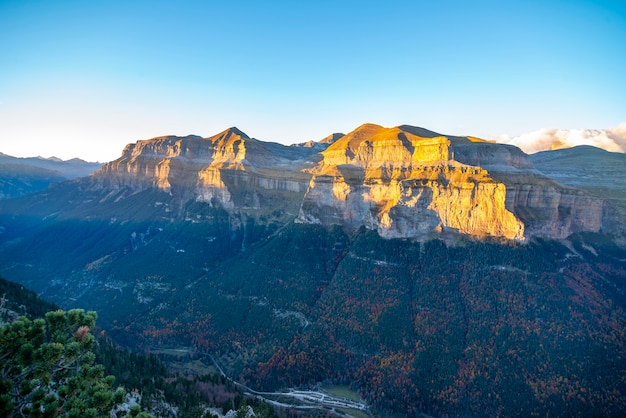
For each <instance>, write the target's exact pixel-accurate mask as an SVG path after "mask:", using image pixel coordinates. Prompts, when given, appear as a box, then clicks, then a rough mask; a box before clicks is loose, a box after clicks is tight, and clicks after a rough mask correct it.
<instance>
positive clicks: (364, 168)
mask: <svg viewBox="0 0 626 418" xmlns="http://www.w3.org/2000/svg"><path fill="white" fill-rule="evenodd" d="M92 181H93V184H95V185H96V186H95V187H99V188H102V189H114V190H115V189H120V188H125V189H129V190H131V191H132V192H138V191H142V190H146V189H154V190H160V191H162V192H166V193H168V194H169V195H170V196H171V199H172V202H171V203H174V204H173V205H171V207H174V208H175V207H178V208H179V211H178V212H176V211H175V210H172V213H173V215H172V216H175V215H176V214H177V213H179V214H180V215H179V216H182V208H183V207H184V206H185V205H186V202H190V201H193V202H205V203H208V204H209V205H213V206H215V205H217V206H219V207H221V208H224V209H226V210H227V211H229V212H231V213H238V214H245V216H246V217H254V218H255V219H257V221H258V220H260V219H262V218H263V219H268V216H269V214H273V215H272V216H275V217H279V218H280V222H289V221H291V220H295V221H296V222H302V223H320V224H324V225H341V226H343V227H344V228H346V229H347V230H354V229H357V228H359V227H361V226H362V225H364V226H366V227H367V228H370V229H374V230H376V231H378V233H379V234H380V235H381V236H383V237H388V238H393V237H403V238H429V237H431V236H433V234H435V235H436V234H440V233H447V232H452V233H454V232H456V233H460V234H464V235H469V236H473V237H501V238H506V239H513V240H523V239H525V238H528V237H531V236H542V237H550V238H565V237H567V236H568V235H570V234H571V233H574V232H579V231H594V232H595V231H600V230H602V228H603V227H604V228H606V219H605V218H606V216H605V215H604V214H605V213H606V208H605V203H604V201H603V200H602V199H601V198H599V197H593V196H590V195H588V194H585V193H584V192H582V191H580V190H579V189H576V188H572V187H567V186H563V185H561V184H559V183H557V182H555V181H554V180H552V179H550V178H548V177H546V176H545V175H544V174H542V173H541V172H539V171H538V170H537V169H536V168H535V167H534V166H533V163H532V162H531V160H530V159H529V157H528V155H526V154H525V153H524V152H522V151H521V150H520V149H519V148H517V147H514V146H511V145H502V144H495V143H492V142H488V141H483V140H480V139H478V138H472V137H454V136H443V135H439V134H437V133H435V132H431V131H428V130H426V129H422V128H417V127H413V126H406V125H404V126H399V127H395V128H383V127H381V126H378V125H373V124H366V125H363V126H361V127H359V128H357V129H356V130H354V131H353V132H351V133H349V134H347V135H341V134H333V135H331V136H329V137H328V138H325V139H323V140H322V141H319V142H312V141H310V142H307V143H304V144H300V145H294V146H284V145H280V144H275V143H270V142H263V141H259V140H257V139H253V138H250V137H248V136H247V135H246V134H244V133H243V132H241V131H239V130H238V129H236V128H231V129H228V130H226V131H224V132H221V133H219V134H217V135H215V136H212V137H209V138H201V137H199V136H187V137H175V136H167V137H159V138H154V139H150V140H145V141H138V142H137V143H136V144H131V145H128V146H127V147H126V148H125V149H124V152H123V154H122V156H121V157H120V158H119V159H117V160H115V161H112V162H110V163H107V164H105V165H104V166H103V168H102V169H101V170H100V171H99V172H97V173H95V174H94V175H93V177H92ZM176 204H177V205H178V206H176Z"/></svg>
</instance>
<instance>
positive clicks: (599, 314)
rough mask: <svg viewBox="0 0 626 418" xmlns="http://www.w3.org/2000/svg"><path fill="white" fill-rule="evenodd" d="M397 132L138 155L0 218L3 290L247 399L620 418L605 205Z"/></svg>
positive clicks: (624, 249) (615, 256) (147, 146)
mask: <svg viewBox="0 0 626 418" xmlns="http://www.w3.org/2000/svg"><path fill="white" fill-rule="evenodd" d="M367 131H369V133H368V132H367ZM408 131H409V129H408V128H404V129H400V128H383V127H376V126H366V127H364V128H363V129H361V130H360V131H357V132H356V133H355V134H353V135H352V136H350V133H348V134H347V135H346V136H345V137H347V138H346V139H344V141H343V143H344V145H342V142H341V139H342V138H344V136H339V135H337V136H333V137H332V138H330V140H329V141H327V142H328V143H329V144H325V145H322V146H320V145H317V144H313V145H312V146H309V147H306V146H302V147H298V146H291V147H288V146H284V145H280V144H274V143H265V142H262V141H258V140H253V139H246V138H244V136H243V135H241V134H239V133H238V132H233V131H231V130H226V131H223V132H221V133H218V134H217V135H214V136H212V137H208V138H202V137H199V136H188V137H173V136H172V137H159V138H155V139H152V140H146V141H143V142H139V143H138V144H131V145H129V146H127V147H126V148H125V151H124V153H123V154H122V156H121V157H120V158H119V159H117V160H114V161H112V162H109V163H107V164H105V165H104V166H103V167H102V169H101V170H100V171H99V172H97V173H95V174H94V175H92V176H89V177H86V178H82V179H77V180H73V181H71V182H62V183H58V184H55V185H54V186H52V187H50V188H49V189H48V190H46V191H43V192H39V193H34V194H31V195H28V196H23V197H20V198H15V199H7V200H3V201H0V266H2V269H3V271H2V274H3V276H5V277H9V278H10V279H11V280H14V281H17V282H20V283H22V284H24V285H26V286H28V287H30V288H32V289H34V290H36V291H37V293H38V294H40V295H41V296H44V297H46V298H48V299H50V300H52V301H54V302H57V303H59V304H60V305H61V306H63V307H64V308H74V307H82V306H89V308H90V309H95V310H97V311H98V312H99V313H100V315H101V316H100V318H101V325H102V326H103V327H104V328H105V329H106V330H107V332H108V333H109V335H111V336H112V337H113V338H114V339H115V340H116V341H117V342H118V343H120V344H122V345H124V346H127V347H132V348H134V349H137V350H149V349H160V348H169V349H175V350H178V349H185V350H192V351H193V352H195V353H198V354H199V353H209V354H210V355H211V356H212V358H213V359H214V361H215V363H216V364H218V365H219V367H220V368H221V369H222V370H223V371H224V372H225V373H226V374H227V375H228V376H229V377H231V378H233V379H234V380H236V381H239V382H244V383H245V384H249V385H250V386H251V387H255V389H256V388H258V389H259V390H263V389H268V390H274V389H276V390H278V389H283V390H284V389H287V388H293V387H309V388H312V387H315V386H316V385H317V384H318V382H325V383H333V384H349V385H351V386H352V387H353V388H355V389H357V390H358V391H359V393H360V394H361V396H362V397H363V399H365V400H366V401H367V402H368V405H371V406H372V410H373V411H374V415H375V416H390V415H391V414H392V413H396V414H399V415H401V416H416V415H419V414H420V413H427V414H430V415H433V416H443V415H448V416H452V415H454V416H482V415H484V414H485V413H487V414H488V415H493V416H498V415H501V416H511V415H516V414H519V415H526V416H528V415H543V416H545V415H556V416H566V415H572V414H571V413H570V412H572V411H574V412H575V414H580V415H603V416H616V417H617V416H623V413H624V405H626V402H625V401H624V400H626V357H625V355H624V353H626V351H625V350H624V347H626V340H625V339H624V335H626V333H624V330H625V329H626V315H625V314H624V312H626V298H625V297H624V295H625V294H626V292H625V289H624V283H626V280H625V274H624V268H623V260H624V259H626V244H625V243H624V242H623V241H619V239H618V238H619V237H620V235H619V234H620V229H619V228H620V227H623V218H621V219H622V220H620V218H619V216H613V215H615V213H614V214H613V215H611V213H610V211H609V210H608V208H609V207H613V203H611V202H608V200H607V199H606V198H605V197H603V196H604V195H603V194H596V195H592V194H590V193H587V192H585V191H584V190H581V189H580V188H577V187H572V186H567V185H563V184H560V183H558V182H557V181H555V179H554V178H555V177H556V176H555V174H554V173H558V170H556V169H558V164H557V167H555V170H556V171H552V172H551V171H550V170H548V169H547V168H546V167H537V166H535V165H534V164H533V163H532V161H530V157H529V156H528V155H527V154H525V153H523V152H522V151H520V150H519V149H517V148H515V147H510V146H499V145H497V144H492V143H488V142H481V141H477V140H474V139H470V138H461V137H458V138H452V137H446V136H438V135H434V136H433V135H432V134H430V133H428V132H424V131H421V130H419V129H418V128H416V129H415V130H413V131H414V132H413V133H411V132H408ZM359 132H360V133H359ZM418 133H424V134H425V135H424V136H420V135H417V134H418ZM428 136H430V137H428ZM337 143H339V145H334V144H337ZM345 143H347V144H350V143H351V145H349V146H348V145H345ZM333 145H334V147H333ZM328 150H330V151H328ZM416 155H417V156H419V155H424V156H426V157H427V158H424V159H423V160H420V158H416V159H415V160H414V159H413V156H416ZM600 166H601V164H598V165H597V167H600ZM539 168H542V169H544V170H545V173H544V172H543V171H541V170H539ZM620 173H621V171H619V169H616V170H610V171H609V172H607V177H610V176H612V175H620ZM550 176H552V177H550ZM590 181H591V180H590ZM590 184H591V183H590ZM613 191H614V190H613ZM620 222H622V223H620ZM611 225H615V226H616V227H615V228H614V229H611V228H612V227H611ZM522 226H523V232H524V237H523V239H516V238H515V233H516V232H518V231H520V230H519V229H515V228H516V227H517V228H519V227H522ZM509 227H512V228H511V229H506V228H509ZM463 228H465V229H463ZM472 228H474V229H472ZM490 228H491V229H490ZM509 233H512V235H513V237H512V238H506V236H507V234H509ZM572 347H575V348H576V349H572ZM383 393H384V394H385V396H382V394H383Z"/></svg>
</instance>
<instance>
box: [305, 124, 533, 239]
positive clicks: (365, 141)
mask: <svg viewBox="0 0 626 418" xmlns="http://www.w3.org/2000/svg"><path fill="white" fill-rule="evenodd" d="M322 155H323V160H322V161H321V162H320V163H319V164H318V166H317V167H315V168H314V169H312V170H311V171H310V172H311V173H312V174H313V175H314V177H313V178H312V179H311V184H310V185H309V190H308V191H307V193H306V196H305V198H304V201H303V205H302V210H301V212H300V216H299V219H300V221H302V222H319V223H342V224H345V225H347V226H350V227H353V228H355V227H358V226H359V225H361V224H365V225H366V226H368V227H370V228H373V229H376V230H377V231H378V232H379V234H380V235H381V236H383V237H389V238H391V237H418V236H427V235H429V234H431V233H436V232H442V231H446V230H449V231H456V232H459V233H462V234H468V235H473V236H498V237H504V238H509V239H523V237H524V225H523V224H522V222H521V221H520V220H519V219H517V218H516V217H515V215H513V213H511V212H510V211H508V210H507V209H506V208H505V200H506V187H505V185H504V184H502V183H499V182H497V181H495V180H494V179H493V178H491V177H490V175H489V173H487V171H485V170H483V169H482V168H480V167H476V166H469V165H465V164H461V163H459V162H456V161H453V160H451V158H450V157H451V155H450V140H449V139H448V138H447V137H444V136H434V137H430V138H427V137H422V136H418V135H415V134H413V133H411V132H409V131H407V130H403V129H402V128H391V129H387V128H383V127H380V126H376V125H363V126H361V127H359V128H358V129H356V130H355V131H353V132H351V133H350V134H348V135H346V136H345V137H343V138H341V139H340V140H338V141H337V142H335V143H334V144H333V145H331V146H330V147H329V148H328V149H327V150H325V151H323V152H322Z"/></svg>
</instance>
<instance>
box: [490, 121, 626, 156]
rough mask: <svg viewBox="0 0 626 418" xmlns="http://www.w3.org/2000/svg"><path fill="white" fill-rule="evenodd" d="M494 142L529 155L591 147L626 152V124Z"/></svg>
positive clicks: (539, 133) (505, 137)
mask: <svg viewBox="0 0 626 418" xmlns="http://www.w3.org/2000/svg"><path fill="white" fill-rule="evenodd" d="M491 139H492V140H494V141H496V142H499V143H503V144H511V145H515V146H516V147H519V148H521V149H522V151H524V152H525V153H527V154H533V153H535V152H539V151H548V150H556V149H562V148H571V147H576V146H578V145H591V146H594V147H598V148H602V149H604V150H606V151H611V152H626V122H622V123H621V124H619V125H618V126H616V127H614V128H608V129H554V128H542V129H539V130H537V131H533V132H529V133H525V134H521V135H518V136H508V135H500V136H497V137H494V138H491Z"/></svg>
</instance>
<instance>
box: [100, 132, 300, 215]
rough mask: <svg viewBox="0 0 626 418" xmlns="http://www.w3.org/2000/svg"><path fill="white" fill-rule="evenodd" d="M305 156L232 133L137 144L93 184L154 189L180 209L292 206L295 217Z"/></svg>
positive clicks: (107, 168)
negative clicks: (191, 205) (190, 205)
mask: <svg viewBox="0 0 626 418" xmlns="http://www.w3.org/2000/svg"><path fill="white" fill-rule="evenodd" d="M307 153H308V150H306V149H303V150H295V149H294V150H291V149H290V147H286V146H283V145H279V144H273V143H266V142H262V141H259V140H256V139H253V138H250V137H248V136H247V135H246V134H244V133H243V132H241V131H239V130H238V129H237V128H231V129H228V130H226V131H224V132H221V133H219V134H217V135H214V136H212V137H209V138H202V137H199V136H187V137H176V136H166V137H159V138H153V139H150V140H145V141H138V142H137V143H136V144H130V145H128V146H127V147H126V148H125V149H124V152H123V154H122V156H121V157H120V158H119V159H117V160H115V161H112V162H110V163H107V164H105V165H104V166H103V168H102V169H101V170H100V171H99V172H98V173H96V175H95V176H94V178H95V179H96V181H97V183H98V185H99V187H103V188H121V187H128V188H130V189H132V190H133V191H135V192H137V191H141V190H145V189H149V188H156V189H159V190H162V191H165V192H167V193H169V194H170V195H171V196H172V198H173V199H175V200H176V201H178V202H180V203H184V202H185V201H189V200H196V201H201V202H207V203H210V204H219V205H221V206H223V207H224V208H226V209H229V210H236V209H257V210H259V209H262V207H261V206H262V205H265V206H266V207H267V208H268V209H269V208H270V207H272V205H274V206H278V209H285V208H286V207H289V206H293V209H292V211H295V210H296V209H297V206H298V205H299V199H300V197H301V195H302V194H303V193H304V191H305V189H306V186H307V184H308V181H309V178H310V176H309V175H308V174H306V173H304V172H302V170H301V168H302V166H301V165H302V164H303V163H302V162H301V161H300V160H301V158H302V157H303V156H306V155H308V154H307ZM292 194H293V195H295V196H288V197H287V195H292ZM286 197H287V198H286ZM273 210H276V208H274V209H273Z"/></svg>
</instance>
